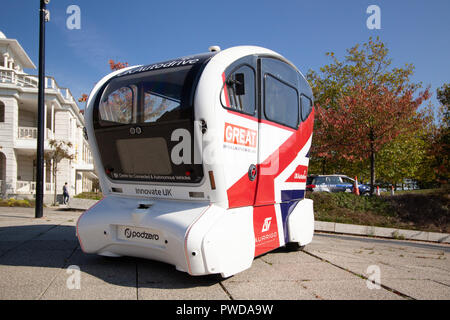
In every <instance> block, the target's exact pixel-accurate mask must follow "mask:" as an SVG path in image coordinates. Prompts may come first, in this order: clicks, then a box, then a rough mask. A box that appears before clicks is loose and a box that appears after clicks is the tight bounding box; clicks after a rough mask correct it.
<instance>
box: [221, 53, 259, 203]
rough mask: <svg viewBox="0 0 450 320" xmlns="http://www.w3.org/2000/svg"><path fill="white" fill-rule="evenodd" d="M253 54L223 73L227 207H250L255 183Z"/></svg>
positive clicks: (255, 104) (255, 95)
mask: <svg viewBox="0 0 450 320" xmlns="http://www.w3.org/2000/svg"><path fill="white" fill-rule="evenodd" d="M257 79H258V76H257V68H256V57H255V56H246V57H244V58H241V59H239V60H237V61H235V62H234V63H232V64H231V65H230V66H228V67H227V68H226V70H225V71H224V72H223V74H222V80H223V88H222V91H221V99H220V100H221V105H222V107H223V109H222V111H223V154H224V159H221V160H222V161H223V165H224V170H225V180H226V186H227V196H228V205H229V207H230V208H236V207H245V206H253V205H254V202H255V195H256V187H257V183H258V139H259V135H258V119H259V118H258V108H257V106H258V103H257V101H258V98H257V97H258V96H257V93H258V91H257V83H258V81H257Z"/></svg>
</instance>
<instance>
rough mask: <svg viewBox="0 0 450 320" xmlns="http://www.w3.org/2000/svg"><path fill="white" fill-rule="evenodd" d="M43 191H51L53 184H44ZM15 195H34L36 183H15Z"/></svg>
mask: <svg viewBox="0 0 450 320" xmlns="http://www.w3.org/2000/svg"><path fill="white" fill-rule="evenodd" d="M45 191H46V192H51V191H53V183H51V182H46V183H45ZM16 193H18V194H28V193H36V182H35V181H17V185H16Z"/></svg>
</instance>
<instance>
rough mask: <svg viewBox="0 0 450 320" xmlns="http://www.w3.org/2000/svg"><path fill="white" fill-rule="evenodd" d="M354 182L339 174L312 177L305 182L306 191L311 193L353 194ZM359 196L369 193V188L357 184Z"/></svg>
mask: <svg viewBox="0 0 450 320" xmlns="http://www.w3.org/2000/svg"><path fill="white" fill-rule="evenodd" d="M354 184H355V180H354V179H352V178H350V177H347V176H345V175H340V174H331V175H314V176H313V175H312V176H309V177H308V178H307V180H306V190H307V191H313V192H353V186H354ZM358 188H359V194H360V195H365V194H369V193H370V186H369V185H367V184H363V183H359V182H358Z"/></svg>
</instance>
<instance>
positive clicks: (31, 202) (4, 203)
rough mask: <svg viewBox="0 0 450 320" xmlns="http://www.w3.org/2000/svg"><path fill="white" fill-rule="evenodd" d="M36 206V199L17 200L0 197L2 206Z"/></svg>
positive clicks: (0, 205)
mask: <svg viewBox="0 0 450 320" xmlns="http://www.w3.org/2000/svg"><path fill="white" fill-rule="evenodd" d="M34 206H35V200H17V199H14V198H11V199H0V207H23V208H31V207H34Z"/></svg>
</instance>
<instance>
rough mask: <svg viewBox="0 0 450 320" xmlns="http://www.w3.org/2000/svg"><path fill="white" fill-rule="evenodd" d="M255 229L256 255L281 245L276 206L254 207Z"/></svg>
mask: <svg viewBox="0 0 450 320" xmlns="http://www.w3.org/2000/svg"><path fill="white" fill-rule="evenodd" d="M253 230H254V232H255V257H256V256H259V255H261V254H263V253H266V252H268V251H271V250H274V249H276V248H278V247H279V246H280V240H279V235H278V224H277V217H276V213H275V206H273V205H268V206H260V207H254V208H253Z"/></svg>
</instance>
